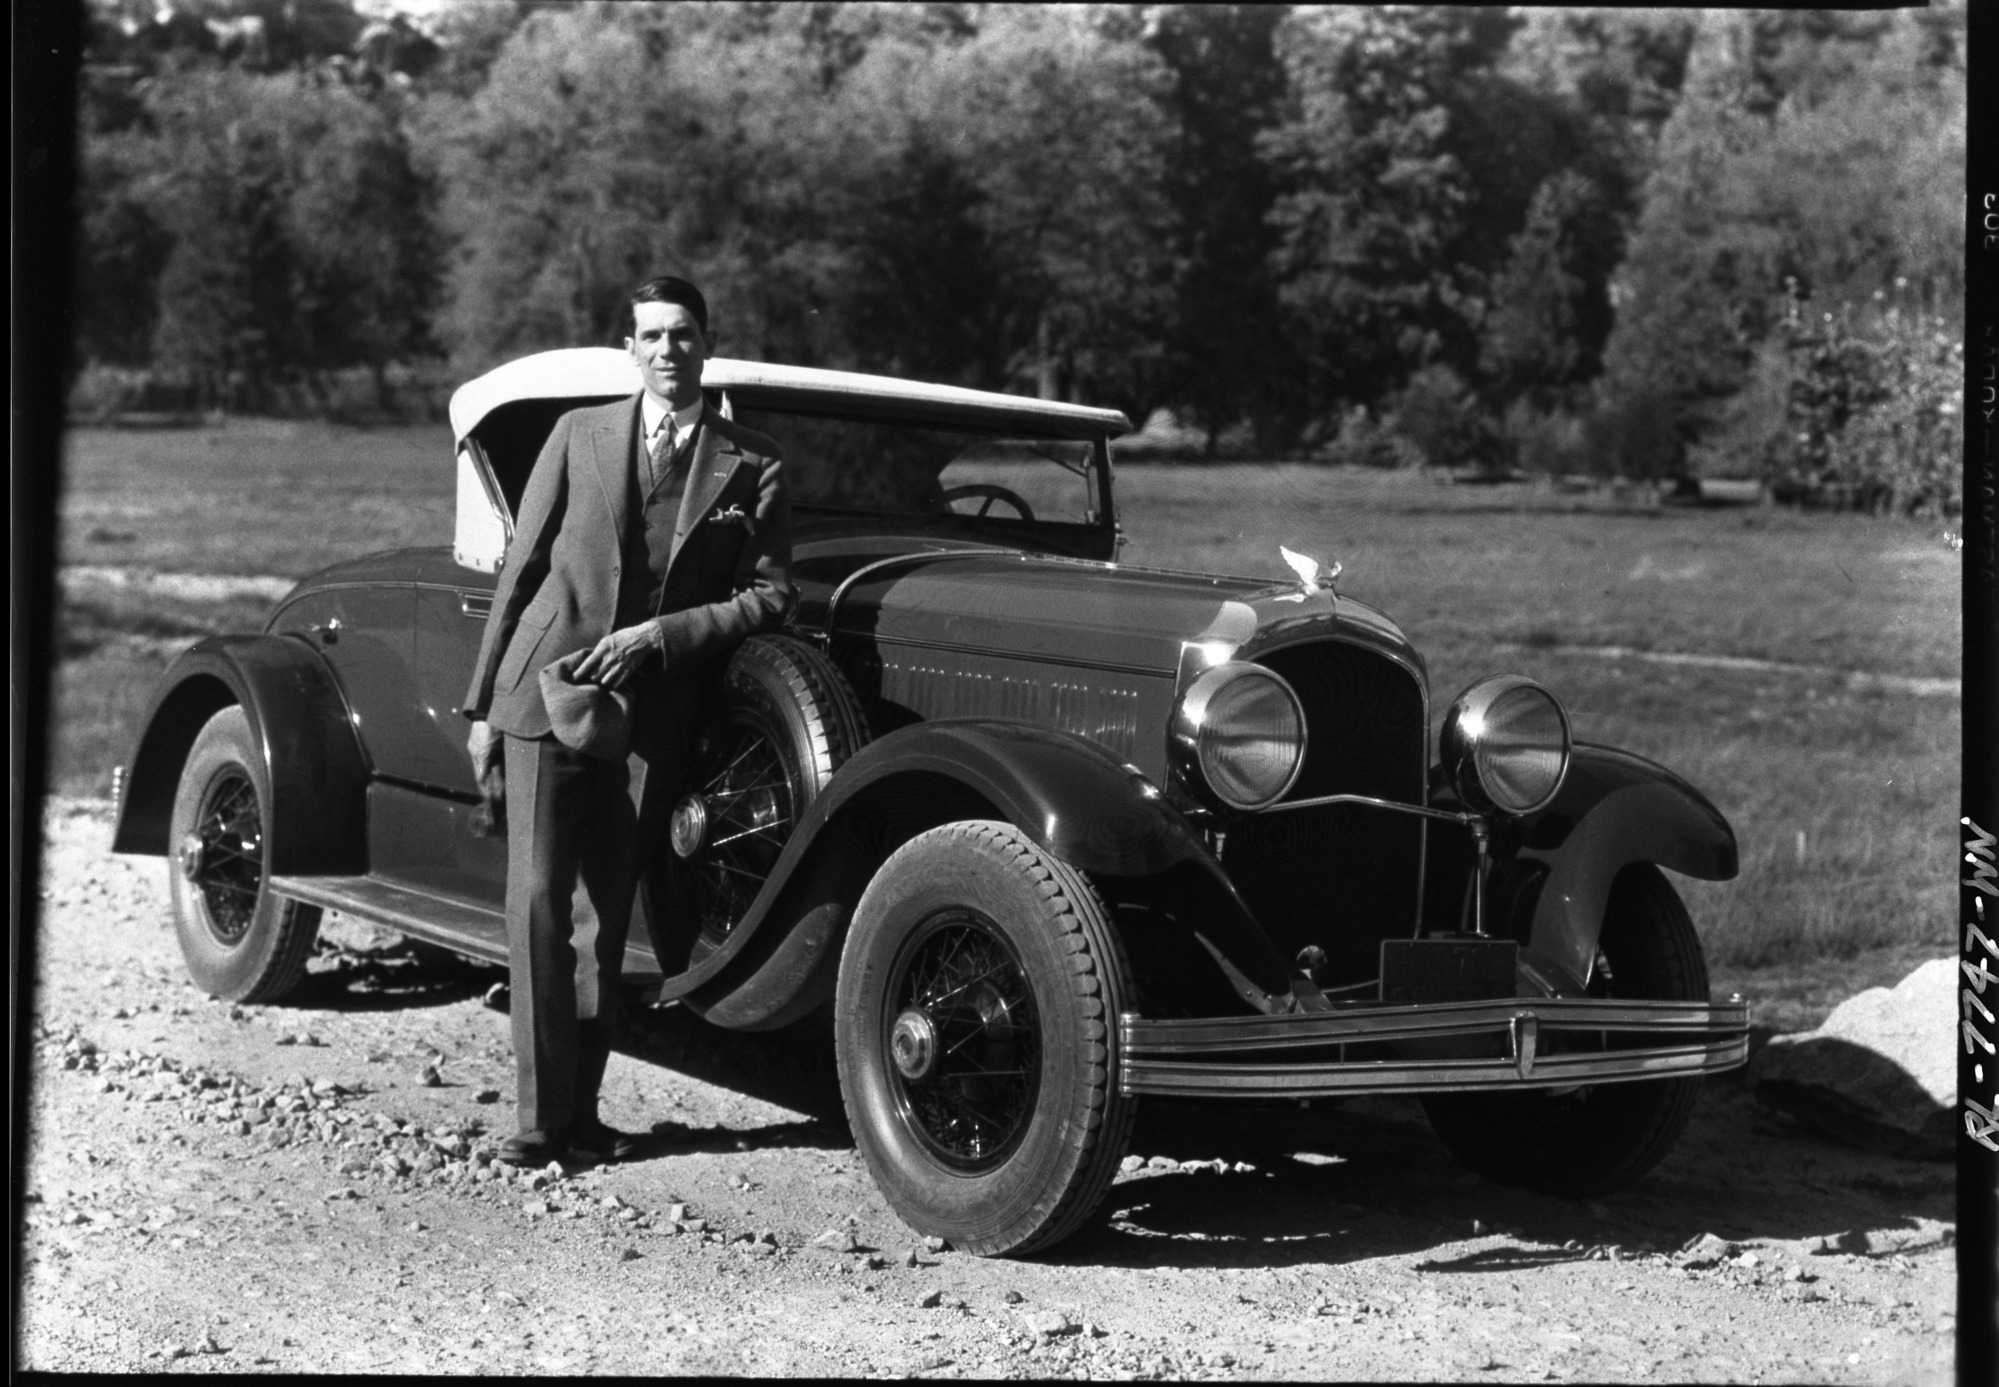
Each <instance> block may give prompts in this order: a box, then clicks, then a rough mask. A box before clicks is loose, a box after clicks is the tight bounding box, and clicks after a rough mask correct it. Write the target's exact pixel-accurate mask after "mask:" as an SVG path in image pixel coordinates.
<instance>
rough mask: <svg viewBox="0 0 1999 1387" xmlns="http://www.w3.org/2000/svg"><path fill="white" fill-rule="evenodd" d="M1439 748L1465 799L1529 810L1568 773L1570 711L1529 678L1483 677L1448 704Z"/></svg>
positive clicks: (1516, 810) (1482, 806) (1551, 796)
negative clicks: (1448, 710) (1566, 710)
mask: <svg viewBox="0 0 1999 1387" xmlns="http://www.w3.org/2000/svg"><path fill="white" fill-rule="evenodd" d="M1439 750H1440V752H1441V754H1442V756H1443V761H1444V769H1445V771H1446V772H1447V773H1448V774H1449V775H1450V777H1451V783H1452V784H1453V785H1455V786H1457V789H1458V794H1459V795H1461V796H1462V797H1463V798H1464V801H1465V803H1466V804H1469V805H1471V806H1472V807H1473V808H1476V809H1497V810H1500V811H1501V812H1503V813H1507V814H1531V813H1533V812H1534V811H1535V810H1537V809H1541V808H1544V807H1546V805H1547V804H1548V802H1549V801H1550V800H1552V799H1554V797H1555V792H1556V791H1557V790H1560V789H1561V788H1562V777H1563V776H1565V775H1567V774H1568V772H1569V715H1568V713H1567V712H1565V711H1564V710H1563V708H1562V705H1561V704H1560V703H1559V702H1557V701H1556V699H1555V696H1554V695H1553V694H1551V693H1549V692H1548V691H1547V690H1546V689H1544V688H1542V687H1541V686H1540V685H1539V684H1537V683H1535V682H1534V681H1533V680H1532V679H1523V678H1521V677H1520V676H1519V675H1517V674H1507V675H1501V676H1500V677H1498V678H1496V679H1481V680H1480V681H1479V682H1478V683H1476V684H1473V685H1472V686H1471V687H1470V688H1468V689H1466V690H1465V691H1464V692H1463V693H1461V694H1459V695H1458V701H1457V702H1456V703H1453V704H1452V705H1451V711H1450V713H1449V714H1448V715H1446V716H1445V718H1444V734H1443V738H1442V740H1441V742H1440V745H1439Z"/></svg>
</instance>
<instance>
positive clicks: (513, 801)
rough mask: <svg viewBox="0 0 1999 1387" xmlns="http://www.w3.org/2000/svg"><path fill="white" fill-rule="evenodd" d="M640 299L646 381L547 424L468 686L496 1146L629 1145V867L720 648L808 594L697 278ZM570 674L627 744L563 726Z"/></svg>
mask: <svg viewBox="0 0 1999 1387" xmlns="http://www.w3.org/2000/svg"><path fill="white" fill-rule="evenodd" d="M631 312H632V335H631V336H630V337H628V338H626V339H625V347H626V349H627V350H628V351H630V352H631V354H632V359H633V360H634V361H635V362H637V363H638V367H639V374H640V376H641V378H642V380H643V382H644V389H643V390H641V391H640V392H639V394H638V395H636V396H634V397H633V398H631V399H629V400H623V401H619V402H618V403H615V404H609V405H602V406H598V407H595V408H587V409H578V410H573V411H571V412H570V413H568V414H566V415H564V416H563V417H562V418H561V419H560V420H559V421H557V423H556V426H555V429H554V431H553V432H552V433H551V434H550V435H549V439H548V443H547V445H546V446H545V447H544V448H543V449H542V451H541V456H540V458H539V459H538V460H537V461H536V463H535V467H534V472H533V474H532V475H531V476H530V477H529V479H528V483H527V488H526V490H525V492H524V493H523V495H522V497H521V504H520V514H519V517H518V521H517V524H516V527H515V531H514V538H513V542H512V543H511V544H510V545H509V546H508V548H507V556H506V561H505V563H504V565H503V566H502V568H501V570H500V579H499V584H498V586H497V588H496V589H495V591H494V594H493V609H492V614H491V616H489V617H488V618H487V621H486V631H485V636H484V639H483V640H482V641H481V642H480V647H479V656H478V660H477V663H476V664H475V665H474V666H473V674H472V685H471V688H470V689H469V691H468V692H467V693H466V696H465V706H464V712H465V715H466V716H467V717H469V718H471V719H472V733H471V737H470V739H469V741H468V744H467V745H468V750H469V751H470V753H471V756H472V763H473V771H474V774H475V775H477V776H479V777H480V778H481V780H482V782H483V780H484V778H485V777H486V775H487V774H488V773H489V772H490V770H491V769H492V767H493V766H494V765H495V764H496V763H498V762H499V761H500V760H501V758H502V757H504V769H505V798H506V818H507V897H506V916H507V941H508V949H509V960H508V961H509V968H510V972H511V975H512V989H511V990H512V998H513V1000H512V1026H513V1040H514V1056H515V1066H516V1072H517V1086H518V1104H519V1122H520V1131H519V1132H518V1134H516V1135H515V1136H514V1137H512V1138H510V1139H509V1140H508V1141H507V1142H506V1143H505V1144H503V1146H502V1147H501V1150H500V1159H501V1160H503V1161H507V1162H510V1163H512V1164H515V1165H540V1164H545V1163H546V1162H548V1161H551V1160H560V1159H562V1158H563V1157H565V1156H573V1157H577V1158H582V1159H602V1160H616V1159H620V1158H622V1157H624V1156H627V1155H630V1154H631V1153H632V1152H633V1151H634V1150H636V1148H637V1140H636V1138H633V1137H630V1136H627V1135H625V1134H623V1133H620V1132H617V1131H615V1130H613V1129H611V1128H609V1127H607V1126H606V1125H605V1124H604V1123H603V1122H602V1121H601V1120H600V1119H599V1117H598V1115H597V1091H598V1087H599V1085H600V1084H601V1082H602V1080H603V1074H604V1066H605V1063H606V1061H607V1060H608V1058H609V1055H610V1029H611V1026H612V1024H613V1020H614V1017H615V1015H616V1011H617V1006H618V1001H619V986H618V979H619V974H620V969H621V965H622V963H623V958H624V951H625V937H626V934H627V932H628V929H629V926H630V921H631V911H632V902H633V895H634V890H635V887H636V883H637V880H638V877H639V875H640V872H641V871H642V869H643V867H644V864H646V863H647V862H649V861H650V860H651V859H652V858H653V857H654V855H655V854H656V851H657V849H658V846H659V844H660V841H661V836H662V834H661V830H662V828H663V826H664V824H665V822H666V820H667V817H668V814H669V812H670V810H671V806H672V802H673V799H674V797H675V796H677V795H678V794H679V793H680V792H681V791H682V790H683V788H684V781H685V776H686V766H687V761H688V757H689V753H690V750H691V747H692V741H693V733H694V731H695V730H696V726H697V724H698V722H699V719H700V717H701V715H702V711H703V708H704V706H705V705H706V704H707V703H708V701H709V700H710V699H712V698H713V697H714V695H715V692H716V690H717V689H718V688H719V679H718V676H719V673H720V671H721V668H722V663H723V657H725V656H726V655H727V653H728V652H729V651H730V650H732V649H733V648H734V647H735V646H736V645H737V644H738V643H739V642H741V641H742V640H743V638H744V637H746V636H750V635H753V634H755V633H756V632H759V631H768V630H771V629H773V628H775V627H777V626H778V625H780V624H781V623H782V622H783V621H784V619H785V618H786V616H787V615H788V614H789V613H790V611H791V609H792V606H793V605H794V603H795V601H796V594H795V593H794V591H793V588H792V585H791V578H790V563H791V520H790V511H789V507H788V503H787V500H786V496H785V489H784V479H783V474H782V469H781V467H780V465H779V459H778V452H777V446H776V445H775V444H774V443H773V442H772V441H771V440H770V439H769V438H767V437H765V436H764V435H762V434H759V433H756V432H754V431H752V430H749V429H745V428H739V427H737V426H736V425H735V424H733V423H731V422H730V421H728V420H726V419H723V418H721V417H720V416H719V415H718V414H717V413H716V411H715V410H713V409H711V408H709V407H708V406H707V405H706V403H705V402H704V400H703V398H702V394H701V371H702V366H703V364H704V363H705V362H706V360H707V358H708V353H709V337H708V308H707V304H706V303H705V301H704V300H703V299H702V296H701V293H700V291H699V290H698V289H696V288H695V287H694V286H693V285H692V284H689V283H688V282H687V281H686V280H683V279H676V278H673V277H671V276H663V277H660V278H657V279H650V280H647V281H646V282H645V283H644V284H641V285H640V286H639V287H638V288H637V289H635V290H634V291H633V293H632V303H631ZM578 656H580V662H572V663H573V665H574V667H573V668H570V666H569V664H564V665H563V666H562V667H561V668H559V669H557V670H554V671H551V674H550V678H551V679H556V680H557V681H558V682H557V683H556V684H553V685H549V687H550V689H551V691H553V692H555V693H557V694H560V695H562V703H561V704H560V706H558V708H557V710H556V715H555V716H554V717H551V710H550V705H549V701H548V700H547V699H546V698H545V697H544V685H545V680H544V678H543V671H544V670H547V669H548V668H549V666H551V665H554V664H557V662H559V661H563V660H564V657H578ZM565 682H566V683H568V684H571V685H585V686H588V685H595V686H598V687H599V688H601V689H603V690H613V691H617V693H618V695H619V699H620V701H621V702H625V701H626V700H628V706H629V725H630V728H631V735H630V748H631V759H630V761H629V763H628V761H627V760H626V759H625V757H624V756H623V755H622V754H618V755H617V759H605V754H606V753H605V751H604V748H603V747H602V746H601V745H591V746H590V749H589V750H579V749H578V748H577V747H576V746H572V745H570V744H569V742H567V741H565V740H564V738H565V737H569V738H570V740H572V741H576V740H579V738H578V737H577V736H576V734H575V732H574V731H573V729H572V728H571V727H569V726H568V725H566V722H565V713H564V709H565V708H566V707H567V703H568V699H567V695H568V692H569V690H568V689H566V688H563V687H561V684H562V683H565ZM586 693H587V691H586ZM502 742H503V743H504V750H502ZM585 744H586V745H588V743H587V742H586V743H585Z"/></svg>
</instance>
